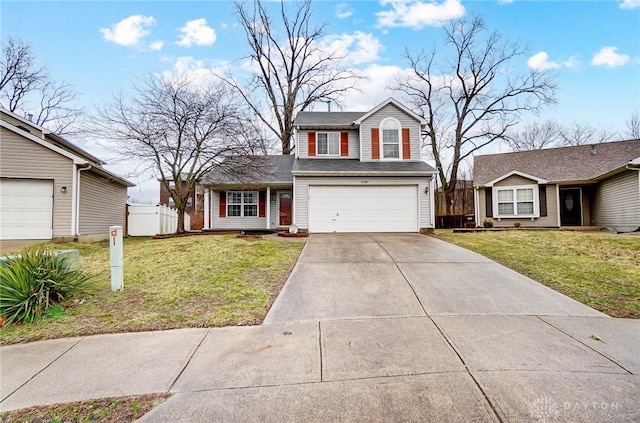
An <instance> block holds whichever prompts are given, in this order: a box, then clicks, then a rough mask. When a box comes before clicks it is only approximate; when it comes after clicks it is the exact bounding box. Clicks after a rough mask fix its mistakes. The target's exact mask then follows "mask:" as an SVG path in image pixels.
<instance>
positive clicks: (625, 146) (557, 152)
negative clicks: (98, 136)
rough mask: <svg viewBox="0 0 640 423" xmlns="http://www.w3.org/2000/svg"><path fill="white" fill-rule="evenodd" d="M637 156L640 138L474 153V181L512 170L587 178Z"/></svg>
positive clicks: (550, 178)
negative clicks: (496, 152) (497, 152)
mask: <svg viewBox="0 0 640 423" xmlns="http://www.w3.org/2000/svg"><path fill="white" fill-rule="evenodd" d="M592 149H595V151H594V152H595V154H593V153H592ZM637 157H640V139H638V140H628V141H616V142H607V143H601V144H594V145H593V146H592V145H580V146H576V147H559V148H549V149H542V150H534V151H521V152H515V153H503V154H490V155H483V156H476V157H475V159H474V164H473V183H474V185H476V186H482V185H485V184H486V183H488V182H490V181H493V180H494V179H496V178H498V177H500V176H503V175H505V174H507V173H509V172H512V171H519V172H523V173H526V174H528V175H531V176H536V177H538V178H542V179H546V180H548V181H552V182H562V181H587V180H591V179H594V178H596V177H598V176H600V175H603V174H605V173H607V172H610V171H612V170H615V169H618V168H620V167H621V166H624V165H625V164H626V163H628V162H629V161H631V160H633V159H635V158H637Z"/></svg>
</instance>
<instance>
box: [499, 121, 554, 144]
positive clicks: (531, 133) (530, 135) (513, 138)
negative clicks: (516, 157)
mask: <svg viewBox="0 0 640 423" xmlns="http://www.w3.org/2000/svg"><path fill="white" fill-rule="evenodd" d="M562 129H563V128H562V126H561V125H560V124H559V123H558V122H556V121H553V120H547V121H544V122H542V123H534V124H531V125H528V126H525V127H524V128H523V129H521V130H519V131H516V132H515V133H513V134H511V135H509V136H507V138H506V141H507V144H509V146H510V147H511V148H512V149H513V150H514V151H527V150H540V149H542V148H548V147H555V146H557V145H558V143H559V142H560V140H561V136H560V134H561V133H562Z"/></svg>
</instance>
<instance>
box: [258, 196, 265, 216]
mask: <svg viewBox="0 0 640 423" xmlns="http://www.w3.org/2000/svg"><path fill="white" fill-rule="evenodd" d="M258 197H259V199H258V217H265V216H266V215H267V203H266V198H267V191H260V192H259V193H258Z"/></svg>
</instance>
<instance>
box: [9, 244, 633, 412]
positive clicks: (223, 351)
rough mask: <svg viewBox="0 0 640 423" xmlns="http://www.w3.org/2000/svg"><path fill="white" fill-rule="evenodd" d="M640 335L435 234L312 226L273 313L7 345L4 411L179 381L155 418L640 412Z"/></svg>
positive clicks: (629, 323) (628, 324) (627, 323)
mask: <svg viewBox="0 0 640 423" xmlns="http://www.w3.org/2000/svg"><path fill="white" fill-rule="evenodd" d="M639 334H640V321H639V320H624V319H612V318H610V317H607V316H605V315H604V314H602V313H599V312H597V311H595V310H593V309H591V308H589V307H587V306H585V305H583V304H580V303H578V302H576V301H574V300H572V299H570V298H568V297H566V296H564V295H562V294H559V293H557V292H555V291H553V290H551V289H549V288H546V287H544V286H542V285H540V284H538V283H537V282H535V281H533V280H531V279H529V278H526V277H524V276H522V275H520V274H518V273H516V272H513V271H511V270H509V269H507V268H505V267H503V266H501V265H499V264H497V263H495V262H493V261H491V260H489V259H487V258H485V257H483V256H481V255H478V254H476V253H473V252H470V251H467V250H464V249H462V248H459V247H456V246H453V245H451V244H448V243H445V242H442V241H440V240H438V239H435V238H433V237H428V236H424V235H419V234H326V235H316V234H313V235H311V236H310V237H309V239H308V242H307V243H306V245H305V247H304V249H303V252H302V254H301V255H300V258H299V260H298V263H297V264H296V266H295V267H294V269H293V271H292V273H291V275H290V276H289V279H288V281H287V283H286V284H285V286H284V288H283V289H282V291H281V293H280V295H279V297H278V298H277V299H276V301H275V303H274V304H273V306H272V308H271V310H270V311H269V313H268V315H267V317H266V319H265V322H264V324H263V325H261V326H254V327H230V328H212V329H186V330H178V331H167V332H153V333H143V334H122V335H107V336H99V337H87V338H81V339H74V340H60V341H45V342H42V343H33V344H27V345H19V346H10V347H3V348H2V350H1V351H2V366H1V370H2V375H1V376H2V398H3V399H2V402H1V403H0V410H8V409H14V408H20V407H26V406H29V405H35V404H47V403H52V402H63V401H71V400H78V399H89V398H96V397H104V396H121V395H132V394H142V393H149V392H160V391H165V392H166V391H168V392H171V393H173V396H172V397H171V398H169V399H168V400H167V401H166V402H164V403H163V404H161V405H160V406H158V407H156V408H155V409H153V410H152V411H151V412H150V413H148V414H147V415H145V416H144V417H143V418H142V419H140V421H141V422H209V421H224V422H234V421H237V422H247V421H249V422H250V421H255V422H283V421H284V422H335V421H344V422H346V421H349V422H351V421H353V422H388V421H402V422H424V421H431V422H472V421H473V422H552V421H559V422H585V423H586V422H596V421H597V422H638V421H640V359H639V358H638V357H640V335H639ZM25 357H33V360H29V363H23V361H24V358H25ZM96 363H100V365H96ZM12 369H13V370H12ZM56 386H57V387H60V386H62V387H65V388H64V389H57V388H56Z"/></svg>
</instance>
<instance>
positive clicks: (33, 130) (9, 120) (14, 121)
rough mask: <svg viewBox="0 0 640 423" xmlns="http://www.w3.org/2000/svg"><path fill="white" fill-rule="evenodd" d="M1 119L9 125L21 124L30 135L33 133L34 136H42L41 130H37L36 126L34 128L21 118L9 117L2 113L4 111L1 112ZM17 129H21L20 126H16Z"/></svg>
mask: <svg viewBox="0 0 640 423" xmlns="http://www.w3.org/2000/svg"><path fill="white" fill-rule="evenodd" d="M2 120H4V121H5V122H7V123H10V124H11V125H13V126H16V127H17V126H22V127H24V128H27V129H28V130H29V133H30V134H31V135H34V136H36V137H38V138H42V131H41V130H39V129H38V128H35V127H33V126H31V125H27V124H25V123H24V122H22V121H21V120H18V119H15V118H13V117H11V116H9V115H7V114H4V113H3V114H2ZM18 129H21V128H18Z"/></svg>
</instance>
